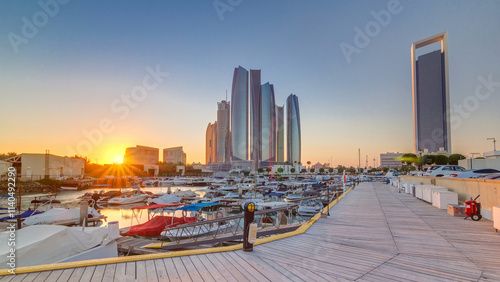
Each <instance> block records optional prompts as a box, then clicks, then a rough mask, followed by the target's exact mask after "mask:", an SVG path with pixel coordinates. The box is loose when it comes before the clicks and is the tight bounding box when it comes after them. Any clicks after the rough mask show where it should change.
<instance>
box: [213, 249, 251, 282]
mask: <svg viewBox="0 0 500 282" xmlns="http://www.w3.org/2000/svg"><path fill="white" fill-rule="evenodd" d="M211 257H212V258H214V260H215V259H216V260H218V261H219V263H220V264H221V265H222V266H224V268H225V269H227V271H229V272H230V273H231V275H232V276H233V277H235V279H236V280H237V281H250V280H249V278H247V277H245V275H243V274H242V273H241V272H240V271H239V270H238V268H236V267H235V266H234V265H233V264H232V263H231V262H230V261H228V260H227V259H226V258H225V257H224V256H223V255H222V254H221V253H213V254H211Z"/></svg>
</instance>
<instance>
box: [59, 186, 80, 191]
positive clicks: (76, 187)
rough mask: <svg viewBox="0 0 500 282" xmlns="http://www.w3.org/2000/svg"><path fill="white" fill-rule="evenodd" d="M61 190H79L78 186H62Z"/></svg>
mask: <svg viewBox="0 0 500 282" xmlns="http://www.w3.org/2000/svg"><path fill="white" fill-rule="evenodd" d="M60 189H61V191H78V186H61V188H60Z"/></svg>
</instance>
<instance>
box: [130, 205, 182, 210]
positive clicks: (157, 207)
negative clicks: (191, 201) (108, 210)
mask: <svg viewBox="0 0 500 282" xmlns="http://www.w3.org/2000/svg"><path fill="white" fill-rule="evenodd" d="M185 205H186V204H182V203H170V204H161V205H149V206H141V207H133V208H132V209H133V210H152V209H159V208H164V207H178V206H185Z"/></svg>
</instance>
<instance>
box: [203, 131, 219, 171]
mask: <svg viewBox="0 0 500 282" xmlns="http://www.w3.org/2000/svg"><path fill="white" fill-rule="evenodd" d="M205 139H206V145H205V162H206V163H207V164H209V163H215V162H217V122H214V123H209V124H208V126H207V132H206V135H205Z"/></svg>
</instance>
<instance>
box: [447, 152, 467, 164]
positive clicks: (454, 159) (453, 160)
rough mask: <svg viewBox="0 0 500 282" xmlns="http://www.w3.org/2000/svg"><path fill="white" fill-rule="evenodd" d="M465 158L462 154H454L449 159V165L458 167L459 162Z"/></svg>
mask: <svg viewBox="0 0 500 282" xmlns="http://www.w3.org/2000/svg"><path fill="white" fill-rule="evenodd" d="M464 159H465V156H464V155H461V154H452V155H450V157H448V163H449V164H451V165H458V161H459V160H464Z"/></svg>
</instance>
